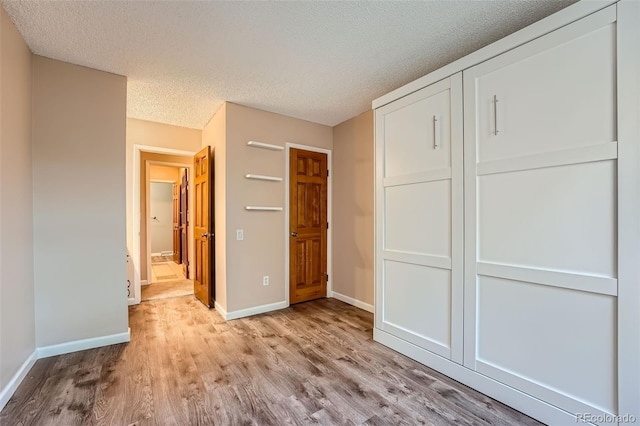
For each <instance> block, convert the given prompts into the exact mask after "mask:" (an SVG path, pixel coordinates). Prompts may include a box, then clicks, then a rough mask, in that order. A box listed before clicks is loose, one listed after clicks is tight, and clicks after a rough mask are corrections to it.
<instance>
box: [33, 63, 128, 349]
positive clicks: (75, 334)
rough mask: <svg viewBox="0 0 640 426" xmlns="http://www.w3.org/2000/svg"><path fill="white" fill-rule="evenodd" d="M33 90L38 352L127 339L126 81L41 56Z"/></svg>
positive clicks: (34, 74) (34, 227)
mask: <svg viewBox="0 0 640 426" xmlns="http://www.w3.org/2000/svg"><path fill="white" fill-rule="evenodd" d="M32 90H33V97H32V102H33V109H32V111H33V122H32V123H33V127H32V131H33V134H32V140H33V213H34V215H33V216H34V217H33V221H34V226H33V233H34V238H33V240H34V266H35V268H34V272H35V276H34V278H35V294H36V298H35V305H36V343H37V346H38V347H39V348H40V347H46V346H50V345H57V344H63V343H68V342H74V341H78V340H82V339H90V338H99V337H103V336H111V335H116V334H117V335H121V334H127V333H128V318H127V285H126V235H125V194H124V191H123V188H124V185H125V146H126V139H125V137H126V134H125V132H126V101H127V79H126V77H123V76H119V75H115V74H109V73H106V72H102V71H97V70H94V69H90V68H85V67H81V66H77V65H72V64H69V63H65V62H61V61H56V60H53V59H48V58H44V57H41V56H34V58H33V78H32ZM98 272H99V273H98ZM111 343H113V342H111Z"/></svg>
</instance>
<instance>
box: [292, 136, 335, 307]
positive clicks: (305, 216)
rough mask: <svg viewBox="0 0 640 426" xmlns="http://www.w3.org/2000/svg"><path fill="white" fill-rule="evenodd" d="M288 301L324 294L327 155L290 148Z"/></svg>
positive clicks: (297, 300) (304, 299) (324, 295)
mask: <svg viewBox="0 0 640 426" xmlns="http://www.w3.org/2000/svg"><path fill="white" fill-rule="evenodd" d="M289 168H290V175H289V176H290V194H289V201H290V208H289V217H290V219H289V223H290V228H291V229H290V230H289V232H290V236H289V243H290V244H289V247H290V250H289V268H290V270H289V301H290V303H291V304H293V303H299V302H305V301H307V300H313V299H318V298H320V297H326V296H327V278H328V277H327V155H326V154H322V153H318V152H310V151H303V150H300V149H293V148H292V149H291V152H290V163H289Z"/></svg>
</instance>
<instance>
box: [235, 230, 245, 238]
mask: <svg viewBox="0 0 640 426" xmlns="http://www.w3.org/2000/svg"><path fill="white" fill-rule="evenodd" d="M236 240H238V241H242V240H244V229H236Z"/></svg>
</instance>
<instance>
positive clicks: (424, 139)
mask: <svg viewBox="0 0 640 426" xmlns="http://www.w3.org/2000/svg"><path fill="white" fill-rule="evenodd" d="M450 96H451V94H450V90H449V88H448V87H445V86H443V87H442V88H441V89H440V90H439V91H438V92H437V93H434V94H431V95H430V96H428V97H426V98H425V97H423V98H422V99H416V100H414V99H403V100H401V101H400V102H398V103H397V104H394V105H393V109H394V110H392V111H389V112H387V113H386V114H385V117H384V140H385V145H384V147H385V149H384V158H385V177H392V176H403V175H409V174H415V173H420V172H425V171H428V170H438V169H444V168H448V167H451V149H450V147H451V144H450V139H451V131H450V120H449V115H450V111H451V105H450ZM434 117H435V120H434Z"/></svg>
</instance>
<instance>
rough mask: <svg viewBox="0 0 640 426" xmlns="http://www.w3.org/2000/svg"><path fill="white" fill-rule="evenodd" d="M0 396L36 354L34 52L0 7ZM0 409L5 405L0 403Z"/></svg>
mask: <svg viewBox="0 0 640 426" xmlns="http://www.w3.org/2000/svg"><path fill="white" fill-rule="evenodd" d="M0 15H1V16H0V393H2V390H3V389H4V388H5V386H6V385H7V383H8V382H9V381H10V380H11V378H12V377H13V375H14V374H15V373H16V372H17V371H18V369H19V368H20V366H21V365H22V364H23V363H24V362H25V361H26V360H27V358H28V357H29V356H30V355H31V354H32V353H33V352H34V350H35V348H36V343H35V313H34V289H33V230H32V229H33V214H32V177H31V171H32V170H31V167H32V166H31V160H32V159H31V66H32V64H31V56H32V55H31V51H30V50H29V48H28V47H27V45H26V44H25V42H24V40H22V37H21V36H20V34H19V33H18V31H17V30H16V28H15V27H14V25H13V24H12V23H11V20H10V19H9V16H8V15H7V14H6V12H5V11H4V9H2V7H0ZM0 408H2V407H1V404H0Z"/></svg>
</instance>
